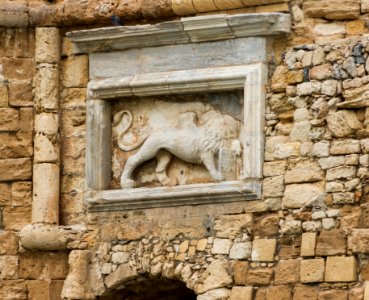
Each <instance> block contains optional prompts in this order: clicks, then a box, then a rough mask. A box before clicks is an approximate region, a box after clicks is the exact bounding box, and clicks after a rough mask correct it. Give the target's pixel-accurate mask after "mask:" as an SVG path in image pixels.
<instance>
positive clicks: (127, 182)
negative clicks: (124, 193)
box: [120, 179, 135, 189]
mask: <svg viewBox="0 0 369 300" xmlns="http://www.w3.org/2000/svg"><path fill="white" fill-rule="evenodd" d="M120 186H121V187H122V189H133V188H134V187H135V182H134V180H132V179H124V180H121V181H120Z"/></svg>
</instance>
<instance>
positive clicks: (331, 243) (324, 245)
mask: <svg viewBox="0 0 369 300" xmlns="http://www.w3.org/2000/svg"><path fill="white" fill-rule="evenodd" d="M343 254H346V237H345V234H344V233H342V232H340V231H339V230H329V231H328V230H323V231H322V232H321V233H320V235H319V237H318V241H317V246H316V255H317V256H328V255H343Z"/></svg>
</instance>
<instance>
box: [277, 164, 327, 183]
mask: <svg viewBox="0 0 369 300" xmlns="http://www.w3.org/2000/svg"><path fill="white" fill-rule="evenodd" d="M322 179H323V171H322V170H321V168H320V166H319V164H318V163H317V162H315V161H308V160H304V161H300V162H298V163H297V164H296V165H295V166H294V167H292V168H291V169H290V170H288V171H287V172H286V175H285V176H284V180H285V183H286V184H289V183H300V182H315V181H320V180H322Z"/></svg>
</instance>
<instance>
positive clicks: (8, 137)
mask: <svg viewBox="0 0 369 300" xmlns="http://www.w3.org/2000/svg"><path fill="white" fill-rule="evenodd" d="M0 140H1V143H0V158H25V157H31V156H32V154H33V145H32V134H23V133H18V134H13V133H0Z"/></svg>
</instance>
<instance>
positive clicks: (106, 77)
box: [67, 13, 291, 212]
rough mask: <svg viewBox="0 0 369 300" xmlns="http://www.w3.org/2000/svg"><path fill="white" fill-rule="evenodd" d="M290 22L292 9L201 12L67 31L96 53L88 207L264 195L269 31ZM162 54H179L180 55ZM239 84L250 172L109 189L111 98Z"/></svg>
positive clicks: (78, 46) (285, 28)
mask: <svg viewBox="0 0 369 300" xmlns="http://www.w3.org/2000/svg"><path fill="white" fill-rule="evenodd" d="M290 29H291V18H290V15H288V14H280V13H270V14H240V15H222V14H220V15H210V16H196V17H190V18H182V19H181V20H176V21H172V22H165V23H160V24H155V25H143V26H136V27H130V26H127V27H126V26H122V27H111V28H102V29H92V30H82V31H76V32H70V33H68V34H67V36H68V37H69V38H70V40H71V41H72V42H73V43H74V48H75V49H74V53H76V54H78V53H89V54H90V82H89V84H88V101H87V138H86V140H87V146H86V193H85V200H86V202H87V204H88V207H89V210H90V211H92V212H94V211H95V212H104V211H122V210H129V209H146V208H156V207H169V206H182V205H199V204H209V203H226V202H236V201H244V200H254V199H260V197H261V179H262V170H263V161H264V119H265V117H264V114H265V86H266V84H267V81H268V79H267V77H268V68H267V61H268V58H267V56H268V55H267V51H268V50H267V49H268V44H269V40H270V39H269V37H270V36H273V35H280V34H285V33H289V32H290ZM217 47H221V48H220V49H223V51H222V56H219V52H216V51H217V49H219V48H217ZM163 51H164V52H163ZM166 51H168V52H166ZM163 53H171V54H174V58H173V57H166V56H165V55H164V56H163ZM124 57H125V58H124ZM117 59H118V60H119V59H121V60H122V63H124V64H125V68H124V69H117V67H116V66H117V63H119V61H117ZM182 61H184V62H182ZM158 62H159V63H158ZM241 89H242V90H243V91H244V120H246V121H244V136H243V141H244V144H243V165H244V169H245V170H244V178H242V179H240V180H237V181H224V182H219V183H209V184H189V185H183V186H175V187H155V188H135V189H121V190H108V187H109V182H110V180H111V151H112V150H111V102H112V101H114V100H115V99H122V98H124V97H130V96H138V97H145V96H156V95H176V94H184V93H186V92H188V91H191V93H192V94H193V93H208V92H224V91H234V90H241Z"/></svg>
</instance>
